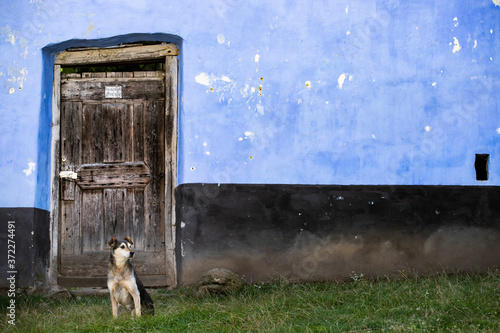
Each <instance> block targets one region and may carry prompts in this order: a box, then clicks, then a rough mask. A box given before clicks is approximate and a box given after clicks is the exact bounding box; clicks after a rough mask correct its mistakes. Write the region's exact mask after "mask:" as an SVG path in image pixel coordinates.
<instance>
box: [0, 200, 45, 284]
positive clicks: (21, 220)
mask: <svg viewBox="0 0 500 333" xmlns="http://www.w3.org/2000/svg"><path fill="white" fill-rule="evenodd" d="M9 221H13V222H14V223H11V224H12V225H14V226H15V229H13V230H14V233H9V232H8V224H9ZM0 227H1V230H0V288H9V281H7V277H10V276H11V274H10V273H8V272H10V271H17V274H15V275H16V279H15V280H16V287H18V288H27V287H30V286H32V285H33V284H34V283H35V282H37V281H40V282H45V280H46V274H47V268H48V266H49V254H50V238H49V212H48V211H45V210H41V209H37V208H0ZM9 235H13V237H12V238H9ZM9 240H11V242H10V244H9ZM12 241H14V242H15V244H13V243H12ZM9 245H11V247H10V248H9ZM12 245H15V254H14V253H12V252H10V253H9V251H8V250H9V249H11V250H12V249H13V248H12ZM9 254H10V255H11V257H10V258H9V257H8V255H9ZM12 255H14V257H12ZM9 259H11V260H12V259H14V260H15V268H13V267H10V266H9V262H8V260H9ZM11 263H12V262H11Z"/></svg>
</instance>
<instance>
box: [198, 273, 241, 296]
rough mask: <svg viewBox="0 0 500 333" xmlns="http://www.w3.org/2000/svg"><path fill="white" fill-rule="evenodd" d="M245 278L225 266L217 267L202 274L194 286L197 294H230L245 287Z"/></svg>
mask: <svg viewBox="0 0 500 333" xmlns="http://www.w3.org/2000/svg"><path fill="white" fill-rule="evenodd" d="M243 284H244V282H243V280H242V279H241V278H240V277H239V276H238V274H236V273H234V272H232V271H230V270H229V269H225V268H215V269H211V270H209V271H208V272H205V273H203V274H202V275H201V277H200V280H199V281H198V283H197V284H196V287H195V288H194V293H195V295H196V296H206V295H211V294H229V293H232V292H234V291H237V290H239V289H240V288H241V287H243Z"/></svg>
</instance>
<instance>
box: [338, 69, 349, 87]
mask: <svg viewBox="0 0 500 333" xmlns="http://www.w3.org/2000/svg"><path fill="white" fill-rule="evenodd" d="M347 75H348V73H342V74H340V76H339V78H338V80H337V82H338V84H339V89H342V86H343V85H344V81H345V79H346V78H347Z"/></svg>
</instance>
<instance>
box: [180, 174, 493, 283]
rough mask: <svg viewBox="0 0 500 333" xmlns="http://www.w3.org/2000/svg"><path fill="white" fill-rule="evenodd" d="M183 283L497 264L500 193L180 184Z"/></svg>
mask: <svg viewBox="0 0 500 333" xmlns="http://www.w3.org/2000/svg"><path fill="white" fill-rule="evenodd" d="M176 200H177V202H176V207H177V211H176V214H177V249H176V255H177V265H178V272H179V283H180V284H189V283H193V282H195V281H196V280H197V279H198V278H199V276H200V274H202V273H203V272H205V271H207V270H209V269H211V268H216V267H222V268H228V269H231V270H233V271H235V272H236V273H238V274H240V275H243V276H244V277H245V279H246V280H247V281H249V282H250V281H261V280H267V279H269V278H276V277H285V278H289V279H291V280H298V281H303V280H319V281H322V280H332V279H348V278H349V277H350V276H353V274H356V275H359V274H361V273H362V274H365V275H368V276H379V275H397V274H399V272H401V271H405V272H406V273H419V274H427V273H434V272H438V271H439V272H441V271H443V269H445V268H447V269H452V270H462V271H472V270H474V271H476V270H479V271H482V270H487V269H488V268H491V267H493V266H497V265H499V264H500V188H498V187H479V186H478V187H471V186H467V187H466V186H463V187H461V186H305V185H231V184H228V185H220V186H218V185H217V184H205V185H204V184H183V185H180V186H179V187H178V188H177V190H176Z"/></svg>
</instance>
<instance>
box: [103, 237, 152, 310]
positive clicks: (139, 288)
mask: <svg viewBox="0 0 500 333" xmlns="http://www.w3.org/2000/svg"><path fill="white" fill-rule="evenodd" d="M132 244H134V243H132V240H131V239H130V237H125V239H124V240H121V241H119V240H117V239H116V238H115V237H113V238H112V239H111V240H110V241H109V242H108V245H109V246H111V254H110V256H109V268H108V289H109V293H110V296H111V308H112V310H113V317H115V318H117V317H118V308H119V306H122V307H124V308H125V309H127V310H129V311H131V312H130V314H131V315H134V310H135V314H136V315H137V316H139V317H140V316H141V309H142V311H143V312H144V313H148V314H151V315H154V306H153V300H152V299H151V297H150V296H149V294H148V292H147V291H146V289H145V288H144V286H143V284H142V283H141V280H139V278H138V277H137V274H135V271H134V267H133V266H132V264H131V263H130V260H129V259H130V258H132V257H133V256H134V252H132V251H130V246H131V245H132Z"/></svg>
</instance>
